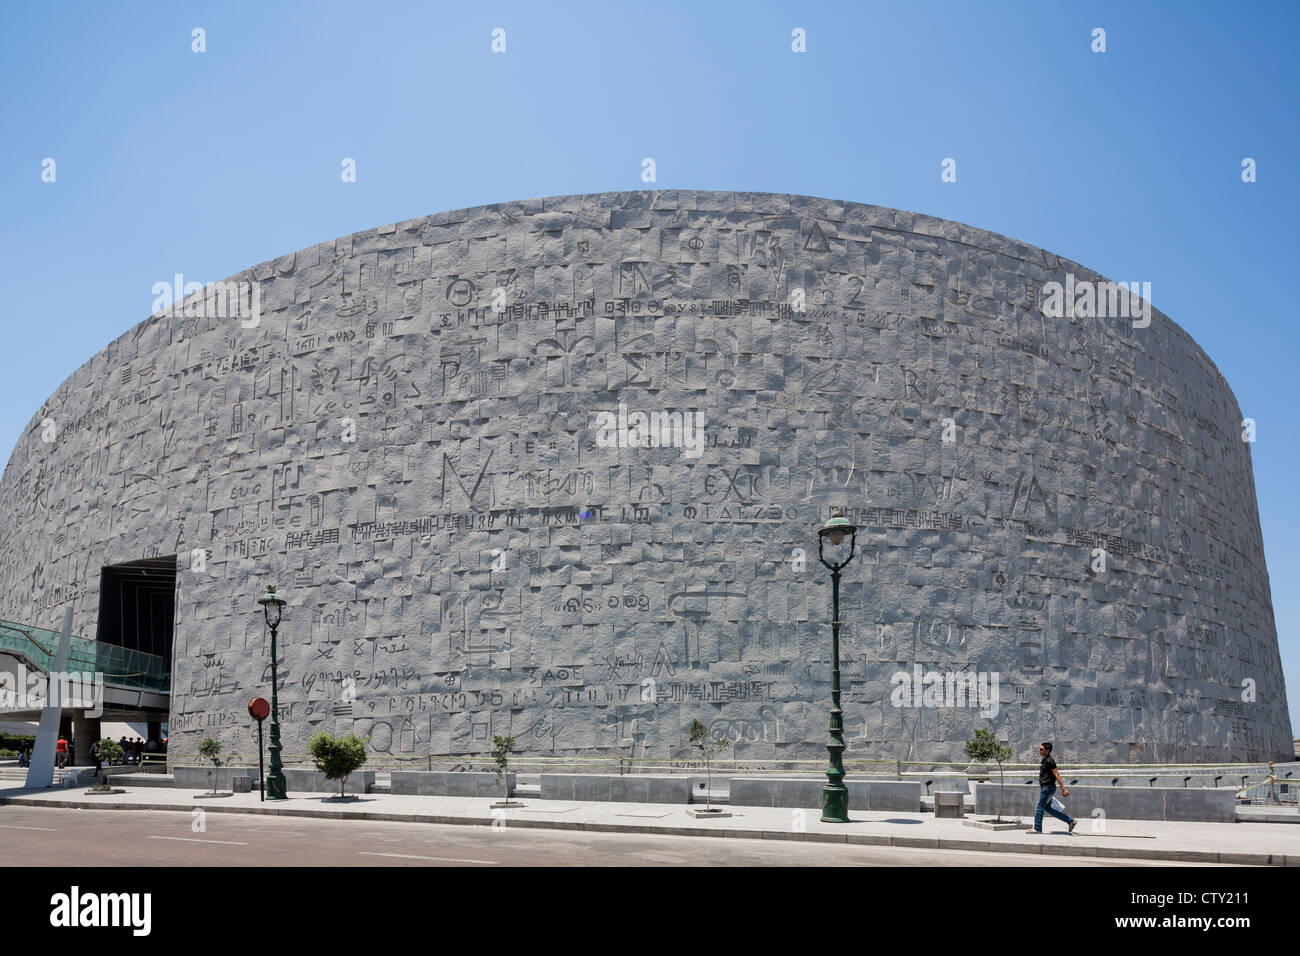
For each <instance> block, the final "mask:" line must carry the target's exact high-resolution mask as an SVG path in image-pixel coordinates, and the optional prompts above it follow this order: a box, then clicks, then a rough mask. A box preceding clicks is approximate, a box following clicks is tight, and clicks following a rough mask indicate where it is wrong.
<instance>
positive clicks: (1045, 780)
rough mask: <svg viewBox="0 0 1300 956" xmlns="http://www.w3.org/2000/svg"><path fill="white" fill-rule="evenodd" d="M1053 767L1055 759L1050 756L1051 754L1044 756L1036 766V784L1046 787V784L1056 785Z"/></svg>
mask: <svg viewBox="0 0 1300 956" xmlns="http://www.w3.org/2000/svg"><path fill="white" fill-rule="evenodd" d="M1055 769H1056V761H1055V760H1053V759H1052V758H1051V755H1050V754H1049V755H1048V756H1046V757H1044V758H1043V762H1042V764H1041V765H1040V766H1039V768H1038V785H1039V786H1040V787H1046V786H1047V785H1048V784H1051V785H1052V786H1056V777H1055V776H1054V775H1053V774H1052V771H1053V770H1055Z"/></svg>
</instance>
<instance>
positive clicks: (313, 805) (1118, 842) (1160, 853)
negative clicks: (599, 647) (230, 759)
mask: <svg viewBox="0 0 1300 956" xmlns="http://www.w3.org/2000/svg"><path fill="white" fill-rule="evenodd" d="M204 792H205V791H202V790H176V789H168V788H162V787H157V788H155V787H141V788H136V789H130V788H128V792H127V793H124V794H111V795H108V794H106V795H102V796H88V795H86V794H85V792H84V790H53V789H50V790H24V789H11V790H0V805H2V804H6V803H8V804H14V805H20V806H33V807H79V808H83V809H94V810H108V809H122V810H172V811H180V812H189V811H191V810H193V809H194V808H195V807H200V808H202V809H204V810H206V811H208V812H212V813H260V814H271V815H278V816H304V817H328V818H337V819H350V818H355V819H363V820H395V821H401V822H407V823H444V824H447V823H450V824H468V825H476V826H491V825H492V824H493V823H494V822H497V825H501V821H504V825H505V826H510V827H542V828H547V829H562V830H591V831H605V832H626V833H651V834H654V833H660V834H671V835H675V836H714V837H718V836H722V837H737V838H743V839H767V840H814V841H821V842H828V843H856V844H868V845H876V846H896V847H923V848H928V849H940V850H944V849H947V850H979V851H986V852H988V851H995V852H996V851H1001V852H1014V853H1046V854H1059V855H1063V856H1092V857H1122V858H1128V859H1142V860H1167V861H1178V862H1191V863H1234V864H1247V865H1257V866H1300V827H1296V826H1294V825H1291V824H1285V823H1250V824H1241V823H1176V822H1167V821H1158V820H1110V819H1108V820H1105V821H1104V824H1105V832H1103V833H1097V832H1093V825H1094V822H1098V823H1099V822H1102V821H1093V820H1091V819H1084V820H1080V821H1079V825H1078V827H1077V828H1076V829H1075V832H1074V834H1073V835H1069V834H1067V833H1066V832H1065V827H1064V825H1063V824H1061V823H1060V822H1059V821H1056V820H1048V821H1046V822H1045V823H1044V829H1045V831H1046V832H1045V833H1043V834H1042V835H1035V834H1030V833H1025V832H1024V830H1023V829H1018V830H1004V831H1000V832H993V831H990V830H980V829H976V828H974V827H968V826H965V825H963V823H962V821H961V820H950V819H943V820H936V819H935V818H934V816H933V815H932V814H928V813H905V812H902V811H898V812H888V811H878V812H861V811H858V812H851V813H850V816H851V817H852V820H853V822H852V823H848V824H832V823H822V822H821V820H820V819H819V813H818V811H816V810H807V811H799V810H788V809H778V808H772V807H724V809H727V810H729V811H730V812H731V814H732V815H731V816H730V817H727V818H725V819H721V820H697V819H696V818H695V817H692V816H690V815H689V814H688V813H687V808H686V807H683V806H679V805H675V804H653V803H594V802H593V803H579V802H573V801H564V800H541V799H537V798H535V797H533V798H529V797H524V798H516V799H519V800H520V802H522V803H524V804H525V806H524V807H523V808H521V809H510V810H495V811H494V810H492V809H491V808H490V804H492V803H493V802H494V801H493V799H492V798H488V797H417V796H394V795H392V794H366V795H364V796H359V797H350V798H347V799H345V800H342V801H340V800H339V799H338V798H337V797H333V798H331V797H330V796H329V795H328V794H319V793H314V794H300V795H291V796H290V798H289V799H288V800H285V801H279V802H272V801H266V802H265V803H263V802H260V801H259V799H258V794H256V793H251V794H248V793H237V794H234V795H233V796H229V797H220V798H215V799H196V796H197V795H199V794H202V793H204ZM2 818H3V811H0V819H2Z"/></svg>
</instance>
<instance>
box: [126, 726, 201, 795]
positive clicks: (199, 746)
mask: <svg viewBox="0 0 1300 956" xmlns="http://www.w3.org/2000/svg"><path fill="white" fill-rule="evenodd" d="M109 743H112V741H109ZM114 746H116V745H114ZM199 756H200V757H202V758H203V759H204V760H210V761H212V768H213V769H212V770H209V771H208V779H209V780H211V781H212V792H213V793H216V792H217V778H216V777H214V776H213V770H220V769H221V763H222V760H221V744H220V743H218V742H217V741H215V740H213V739H212V738H211V737H206V738H204V740H203V743H201V744H199Z"/></svg>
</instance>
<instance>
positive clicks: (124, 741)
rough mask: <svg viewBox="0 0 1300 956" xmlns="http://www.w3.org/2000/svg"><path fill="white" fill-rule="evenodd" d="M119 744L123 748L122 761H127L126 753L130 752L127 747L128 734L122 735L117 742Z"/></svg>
mask: <svg viewBox="0 0 1300 956" xmlns="http://www.w3.org/2000/svg"><path fill="white" fill-rule="evenodd" d="M117 745H118V746H119V747H121V748H122V756H121V758H120V759H121V761H122V763H126V755H127V754H128V753H129V751H128V750H127V749H126V734H123V735H122V739H121V740H119V741H118V742H117Z"/></svg>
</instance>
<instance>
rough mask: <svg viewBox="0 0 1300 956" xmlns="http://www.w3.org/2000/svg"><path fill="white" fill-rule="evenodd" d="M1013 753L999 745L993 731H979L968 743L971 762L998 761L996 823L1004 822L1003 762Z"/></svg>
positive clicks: (967, 753) (1006, 747)
mask: <svg viewBox="0 0 1300 956" xmlns="http://www.w3.org/2000/svg"><path fill="white" fill-rule="evenodd" d="M1013 752H1014V751H1012V749H1011V748H1010V747H1009V746H1007V745H1005V744H1000V743H998V738H997V736H996V735H995V734H994V733H993V731H991V730H983V729H980V730H977V731H975V736H974V737H972V738H971V739H970V740H968V741H966V756H968V757H970V759H971V760H974V761H975V762H977V763H983V762H984V761H985V760H995V761H997V765H998V816H997V819H996V820H994V821H993V822H994V823H1001V822H1002V785H1003V779H1002V761H1004V760H1010V759H1011V755H1012V753H1013Z"/></svg>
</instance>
